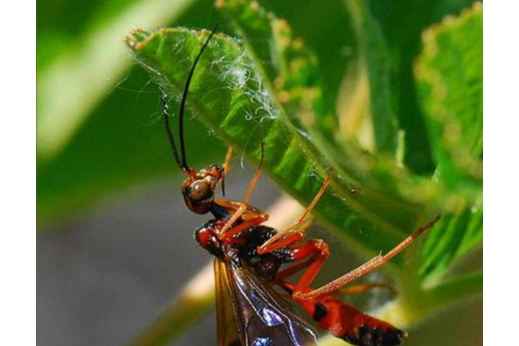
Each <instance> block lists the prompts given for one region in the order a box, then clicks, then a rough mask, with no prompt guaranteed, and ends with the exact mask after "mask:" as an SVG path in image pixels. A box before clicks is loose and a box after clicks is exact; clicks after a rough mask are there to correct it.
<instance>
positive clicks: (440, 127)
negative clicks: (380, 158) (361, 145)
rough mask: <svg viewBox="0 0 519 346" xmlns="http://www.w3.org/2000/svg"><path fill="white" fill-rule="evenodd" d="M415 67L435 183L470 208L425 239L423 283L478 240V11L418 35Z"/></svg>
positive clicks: (480, 33)
mask: <svg viewBox="0 0 519 346" xmlns="http://www.w3.org/2000/svg"><path fill="white" fill-rule="evenodd" d="M423 37H424V51H423V53H422V54H421V56H420V58H419V60H418V62H417V65H416V77H417V81H418V83H419V86H420V88H421V95H422V96H423V97H422V98H421V100H422V102H423V109H424V110H425V114H426V115H427V121H428V125H429V128H430V130H431V137H432V139H433V143H434V149H435V150H434V153H435V157H436V160H437V161H438V163H439V172H438V177H439V179H440V180H442V181H443V182H445V184H446V185H448V186H450V187H451V188H452V189H455V190H456V191H457V192H458V193H460V194H466V195H468V196H471V197H470V198H468V199H467V200H470V199H472V202H471V203H469V204H467V205H466V206H464V207H463V208H461V209H460V210H459V211H458V212H457V213H455V214H453V215H446V216H445V217H444V218H443V220H442V222H441V224H440V225H439V226H438V227H436V228H435V230H434V231H433V232H432V234H431V235H430V236H429V237H428V239H427V242H426V245H425V249H424V253H423V257H424V262H423V264H422V267H421V274H422V276H424V277H427V276H430V275H433V274H436V275H438V274H442V273H444V272H446V271H447V269H448V268H449V267H450V265H451V264H452V263H453V261H454V260H456V259H457V258H459V257H461V256H462V255H463V254H465V253H466V252H467V251H468V250H470V249H471V248H473V247H474V246H475V245H477V244H479V243H480V242H481V241H482V240H483V206H482V199H483V197H482V193H483V190H482V189H483V186H482V183H483V171H482V169H483V160H482V159H483V157H482V155H483V8H482V5H480V4H476V5H474V7H473V8H472V9H470V10H467V11H465V12H464V13H463V14H462V15H461V16H459V17H456V18H454V17H447V18H446V19H445V20H444V21H443V22H442V23H441V24H439V25H436V26H433V27H432V28H431V29H429V30H428V31H426V32H425V33H424V36H423Z"/></svg>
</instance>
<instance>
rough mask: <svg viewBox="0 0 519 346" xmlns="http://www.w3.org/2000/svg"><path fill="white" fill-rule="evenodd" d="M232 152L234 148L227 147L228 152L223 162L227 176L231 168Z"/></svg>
mask: <svg viewBox="0 0 519 346" xmlns="http://www.w3.org/2000/svg"><path fill="white" fill-rule="evenodd" d="M232 153H233V148H232V147H229V149H227V154H226V155H225V162H224V163H223V172H224V175H225V176H227V174H228V173H229V169H231V159H232Z"/></svg>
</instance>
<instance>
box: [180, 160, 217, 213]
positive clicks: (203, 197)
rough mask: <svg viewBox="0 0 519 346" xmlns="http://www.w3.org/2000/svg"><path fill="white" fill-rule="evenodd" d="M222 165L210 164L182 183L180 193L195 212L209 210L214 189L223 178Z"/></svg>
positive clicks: (206, 211)
mask: <svg viewBox="0 0 519 346" xmlns="http://www.w3.org/2000/svg"><path fill="white" fill-rule="evenodd" d="M223 171H224V170H223V167H221V166H218V165H212V166H209V167H208V168H205V169H202V170H200V171H199V172H197V173H194V174H193V175H189V176H188V177H187V179H186V180H184V183H183V184H182V195H183V196H184V201H185V202H186V205H187V207H188V208H189V209H190V210H191V211H193V212H194V213H197V214H206V213H208V212H209V211H210V209H211V206H212V204H213V201H214V191H215V190H216V188H217V186H218V184H219V183H220V182H221V180H222V179H223Z"/></svg>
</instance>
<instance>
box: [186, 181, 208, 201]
mask: <svg viewBox="0 0 519 346" xmlns="http://www.w3.org/2000/svg"><path fill="white" fill-rule="evenodd" d="M208 193H209V184H208V183H207V182H206V181H203V180H199V181H195V182H194V183H193V184H191V186H190V187H189V197H190V198H191V199H192V200H194V201H200V200H202V199H205V198H207V195H208Z"/></svg>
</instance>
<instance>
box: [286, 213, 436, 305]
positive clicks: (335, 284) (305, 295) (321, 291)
mask: <svg viewBox="0 0 519 346" xmlns="http://www.w3.org/2000/svg"><path fill="white" fill-rule="evenodd" d="M438 220H440V215H438V216H437V217H435V218H434V219H432V220H431V221H429V222H428V223H427V224H425V225H424V226H422V227H420V228H418V229H417V230H416V231H414V232H413V233H412V234H411V235H409V236H408V237H407V238H405V239H404V240H403V241H402V242H401V243H400V244H398V245H397V246H395V247H394V248H393V249H391V250H390V251H389V252H388V253H387V254H385V255H378V256H376V257H374V258H372V259H371V260H369V261H367V262H366V263H364V264H362V265H361V266H359V267H357V268H355V269H353V270H352V271H350V272H349V273H346V274H345V275H343V276H341V277H339V278H338V279H335V280H334V281H332V282H330V283H328V284H326V285H324V286H322V287H320V288H318V289H315V290H309V291H308V290H307V291H304V290H300V288H308V286H306V287H304V286H302V287H301V286H299V287H296V288H297V289H298V290H297V291H296V292H294V298H297V299H303V300H304V299H312V298H316V297H319V296H322V295H325V294H331V293H333V292H335V291H337V290H339V289H340V288H341V287H344V286H345V285H347V284H349V283H350V282H352V281H355V280H357V279H358V278H361V277H363V276H364V275H366V274H369V273H371V272H372V271H374V270H375V269H378V268H379V267H380V266H382V265H384V264H385V263H387V261H389V260H390V259H392V258H393V257H395V256H396V255H398V254H399V253H400V252H401V251H402V250H404V249H405V248H406V247H408V246H409V245H410V244H411V243H412V242H413V241H414V240H415V239H416V238H417V237H418V236H420V235H421V234H422V233H424V232H425V231H427V230H429V229H430V228H432V227H433V226H434V225H435V224H436V223H437V222H438ZM309 277H310V275H309ZM304 283H305V282H304Z"/></svg>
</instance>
